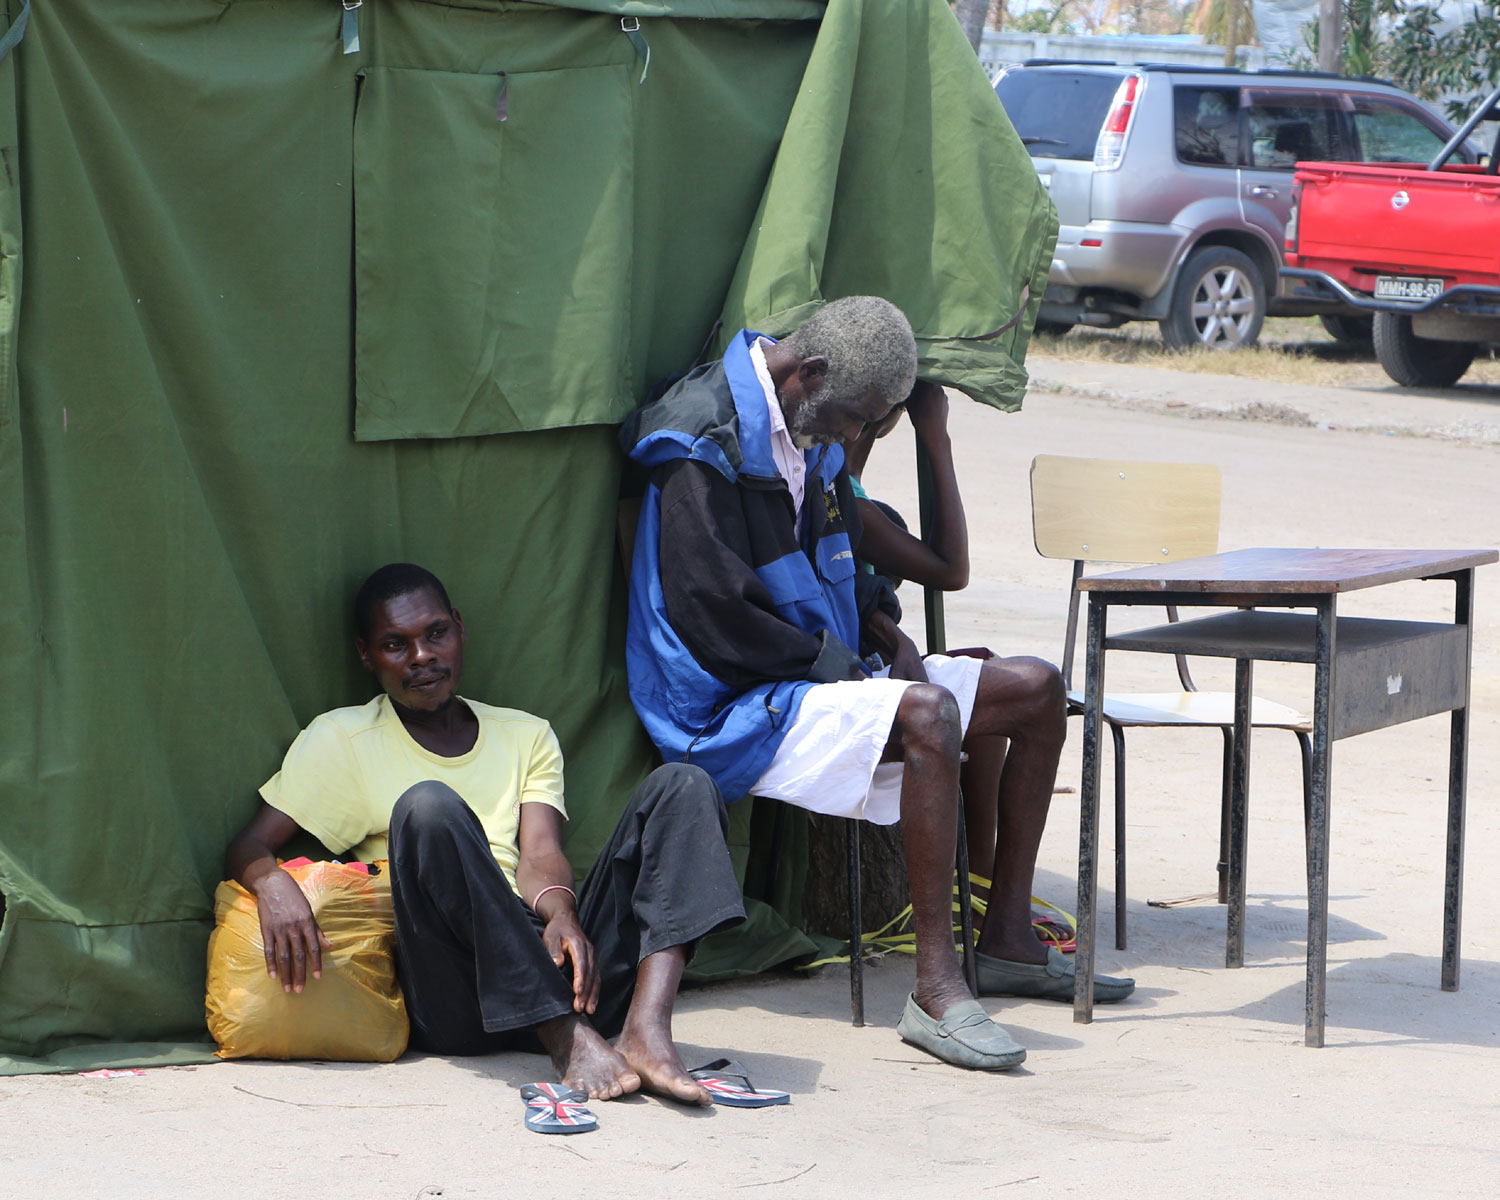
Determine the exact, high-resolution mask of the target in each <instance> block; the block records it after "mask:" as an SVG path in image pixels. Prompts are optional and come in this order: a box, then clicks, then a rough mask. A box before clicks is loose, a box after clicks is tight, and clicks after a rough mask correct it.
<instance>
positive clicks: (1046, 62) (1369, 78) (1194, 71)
mask: <svg viewBox="0 0 1500 1200" xmlns="http://www.w3.org/2000/svg"><path fill="white" fill-rule="evenodd" d="M1021 66H1023V67H1115V68H1116V69H1118V70H1122V71H1170V72H1171V73H1173V74H1174V75H1249V76H1255V77H1256V78H1266V77H1271V78H1278V79H1336V80H1340V81H1343V82H1346V83H1378V84H1380V85H1382V86H1383V87H1395V88H1399V87H1400V86H1401V85H1400V84H1397V83H1392V82H1391V81H1390V80H1389V79H1381V78H1379V77H1378V76H1376V75H1338V74H1335V73H1334V72H1332V71H1297V70H1294V69H1292V68H1291V67H1251V68H1248V69H1246V68H1244V67H1210V66H1206V65H1203V64H1201V63H1170V62H1138V63H1122V62H1115V61H1114V60H1113V59H1099V58H1028V59H1026V60H1025V61H1024V62H1022V63H1021Z"/></svg>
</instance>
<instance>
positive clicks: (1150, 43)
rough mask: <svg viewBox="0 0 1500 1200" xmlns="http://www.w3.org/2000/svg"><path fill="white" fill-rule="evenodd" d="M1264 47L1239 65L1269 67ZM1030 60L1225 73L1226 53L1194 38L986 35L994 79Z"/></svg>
mask: <svg viewBox="0 0 1500 1200" xmlns="http://www.w3.org/2000/svg"><path fill="white" fill-rule="evenodd" d="M1264 57H1265V56H1264V55H1263V54H1262V52H1261V50H1260V48H1259V47H1256V46H1241V47H1240V51H1239V65H1240V66H1242V67H1259V66H1262V65H1264V62H1263V60H1264ZM1028 58H1066V59H1079V60H1082V61H1086V62H1117V63H1142V62H1149V63H1181V64H1182V65H1184V66H1194V67H1199V66H1201V67H1222V66H1223V65H1224V49H1223V47H1221V46H1205V45H1204V44H1203V43H1202V42H1197V41H1194V40H1192V39H1190V38H1185V37H1183V38H1175V37H1168V38H1155V37H1106V36H1104V35H1103V34H1071V33H996V32H995V31H994V30H992V29H986V30H985V31H984V40H983V42H981V43H980V47H979V61H980V63H981V64H983V66H984V69H985V70H986V71H988V72H989V73H990V74H991V75H994V74H995V73H996V72H997V71H999V70H1000V68H1001V67H1003V66H1004V65H1005V64H1006V63H1015V62H1025V61H1026V60H1027V59H1028Z"/></svg>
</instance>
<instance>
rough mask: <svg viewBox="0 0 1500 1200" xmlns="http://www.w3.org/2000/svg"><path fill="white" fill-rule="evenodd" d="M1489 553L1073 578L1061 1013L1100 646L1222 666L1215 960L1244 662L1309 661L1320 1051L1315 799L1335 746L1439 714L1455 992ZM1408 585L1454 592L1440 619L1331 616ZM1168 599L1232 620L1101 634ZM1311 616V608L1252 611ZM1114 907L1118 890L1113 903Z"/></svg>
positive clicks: (1323, 886) (1316, 967)
mask: <svg viewBox="0 0 1500 1200" xmlns="http://www.w3.org/2000/svg"><path fill="white" fill-rule="evenodd" d="M1497 557H1500V555H1497V553H1496V552H1495V551H1494V550H1238V551H1235V552H1233V553H1230V554H1215V555H1211V556H1209V557H1207V558H1193V559H1184V560H1182V561H1180V562H1174V563H1165V564H1162V565H1161V566H1150V567H1139V568H1136V569H1134V570H1130V571H1119V572H1116V573H1114V574H1110V575H1096V576H1090V577H1085V578H1083V579H1080V580H1079V581H1078V587H1079V590H1080V591H1083V592H1086V593H1088V598H1089V620H1088V649H1087V655H1088V658H1087V678H1086V680H1085V684H1084V689H1085V690H1084V717H1083V791H1082V816H1081V819H1080V828H1079V840H1078V951H1077V971H1078V976H1077V985H1076V988H1075V991H1074V995H1073V1019H1074V1021H1077V1022H1088V1021H1091V1020H1093V1014H1094V995H1093V984H1094V926H1095V908H1096V900H1097V897H1098V879H1097V869H1098V855H1099V765H1100V764H1099V731H1100V698H1101V697H1102V696H1103V694H1104V653H1105V651H1106V650H1145V651H1154V652H1159V653H1165V654H1199V655H1207V656H1211V657H1219V658H1232V659H1234V660H1235V669H1234V690H1235V706H1234V758H1233V762H1232V781H1231V788H1230V835H1229V914H1228V922H1227V936H1226V948H1225V955H1224V958H1225V965H1226V966H1230V967H1238V966H1242V965H1243V964H1244V960H1245V926H1244V909H1245V831H1246V813H1247V808H1246V800H1247V796H1248V792H1249V782H1250V695H1251V676H1252V668H1253V664H1254V662H1255V660H1256V659H1264V660H1267V661H1279V662H1302V663H1311V664H1312V666H1313V670H1314V681H1313V763H1312V798H1311V804H1310V809H1309V816H1308V828H1307V875H1308V889H1307V890H1308V897H1307V1008H1306V1040H1307V1044H1308V1045H1309V1046H1321V1045H1322V1044H1323V1017H1324V998H1325V988H1326V970H1327V955H1328V797H1329V771H1330V767H1331V765H1332V754H1331V751H1332V746H1333V743H1334V742H1335V741H1336V740H1338V739H1339V738H1345V737H1352V736H1353V735H1354V734H1357V733H1366V732H1368V731H1370V730H1373V729H1384V728H1385V727H1387V726H1389V725H1397V724H1400V723H1401V722H1403V721H1413V720H1416V719H1417V718H1419V717H1428V716H1432V715H1433V714H1435V713H1441V712H1450V711H1451V712H1452V714H1453V718H1452V731H1451V737H1450V739H1449V753H1448V850H1447V875H1446V882H1445V891H1444V901H1443V961H1442V987H1443V990H1444V991H1450V992H1451V991H1456V990H1457V989H1458V974H1459V947H1458V939H1459V920H1460V910H1461V903H1462V892H1463V849H1464V792H1465V785H1466V783H1467V777H1466V770H1467V757H1468V736H1469V721H1468V713H1469V662H1470V657H1471V649H1472V644H1473V631H1472V628H1471V615H1472V612H1473V607H1472V606H1473V596H1474V568H1476V567H1478V566H1482V565H1483V564H1485V563H1492V562H1494V561H1496V559H1497ZM1407 579H1429V580H1431V579H1445V580H1451V581H1452V582H1453V584H1454V591H1455V599H1454V615H1453V620H1452V622H1446V621H1442V622H1436V623H1434V622H1425V621H1392V620H1372V619H1369V618H1360V617H1339V616H1338V615H1337V613H1336V611H1335V609H1336V605H1337V602H1338V596H1339V594H1340V593H1342V592H1351V591H1356V590H1359V589H1361V588H1369V587H1376V586H1378V585H1380V584H1385V583H1396V582H1399V581H1401V580H1407ZM1120 604H1153V605H1164V604H1175V605H1180V606H1182V607H1195V608H1201V607H1218V608H1226V609H1235V610H1240V611H1233V612H1225V613H1219V614H1216V615H1213V616H1207V617H1201V618H1198V619H1196V620H1190V621H1182V622H1178V623H1174V624H1166V625H1157V626H1154V627H1152V628H1150V629H1142V630H1136V631H1133V632H1130V633H1122V634H1117V635H1115V636H1113V637H1110V636H1109V635H1108V633H1107V631H1106V623H1107V617H1108V612H1109V609H1110V607H1111V606H1112V605H1120ZM1267 608H1271V609H1293V608H1301V609H1307V608H1310V609H1312V610H1313V611H1312V612H1311V613H1310V614H1309V613H1292V612H1264V611H1261V610H1263V609H1267ZM1115 902H1116V903H1117V904H1124V903H1125V897H1124V896H1117V897H1116V898H1115Z"/></svg>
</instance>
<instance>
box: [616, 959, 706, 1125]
mask: <svg viewBox="0 0 1500 1200" xmlns="http://www.w3.org/2000/svg"><path fill="white" fill-rule="evenodd" d="M685 966H687V947H686V946H669V947H667V949H665V950H658V951H657V952H656V953H655V954H648V955H647V956H646V957H645V958H643V959H642V960H641V965H640V967H639V968H638V969H637V970H636V974H635V996H634V997H633V998H632V999H631V1001H630V1012H629V1013H627V1014H626V1017H625V1028H624V1029H623V1030H621V1032H620V1036H619V1037H618V1038H616V1039H615V1049H616V1050H617V1051H619V1053H620V1055H621V1056H622V1057H623V1058H624V1060H625V1061H626V1062H627V1063H628V1064H630V1066H631V1067H632V1068H633V1069H634V1070H635V1073H636V1074H637V1075H638V1076H639V1077H640V1083H641V1086H642V1087H643V1088H644V1089H645V1090H646V1091H648V1092H655V1093H657V1094H658V1095H661V1096H667V1097H669V1098H671V1099H673V1100H681V1101H683V1102H684V1103H685V1104H711V1103H712V1102H713V1098H712V1097H711V1096H710V1095H709V1094H708V1093H707V1092H706V1091H704V1089H703V1087H702V1086H701V1085H700V1084H699V1083H698V1081H697V1080H695V1079H694V1078H693V1077H692V1076H691V1075H689V1074H688V1073H687V1068H686V1067H685V1066H683V1063H682V1057H681V1055H679V1054H678V1053H677V1045H676V1043H674V1042H673V1041H672V1005H673V1003H674V1002H675V1001H676V999H677V985H678V983H680V982H681V980H682V969H683V968H684V967H685Z"/></svg>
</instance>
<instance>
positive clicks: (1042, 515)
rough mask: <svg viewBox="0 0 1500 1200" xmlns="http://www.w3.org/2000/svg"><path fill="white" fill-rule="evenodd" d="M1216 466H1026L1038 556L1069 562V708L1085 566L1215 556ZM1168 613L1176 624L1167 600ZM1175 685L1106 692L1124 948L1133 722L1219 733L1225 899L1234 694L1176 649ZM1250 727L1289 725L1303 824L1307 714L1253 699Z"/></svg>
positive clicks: (1063, 461)
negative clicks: (1198, 677)
mask: <svg viewBox="0 0 1500 1200" xmlns="http://www.w3.org/2000/svg"><path fill="white" fill-rule="evenodd" d="M1221 490H1222V484H1221V480H1220V476H1219V469H1218V468H1217V467H1214V466H1211V465H1208V464H1205V463H1165V462H1130V461H1121V460H1114V459H1099V458H1063V457H1058V456H1055V455H1046V454H1043V455H1038V456H1037V457H1036V458H1034V459H1032V462H1031V517H1032V535H1033V538H1034V540H1035V542H1036V549H1037V553H1038V554H1040V555H1042V557H1044V558H1061V559H1072V560H1073V578H1072V581H1071V582H1070V583H1069V586H1068V622H1067V633H1066V634H1065V640H1064V644H1063V661H1062V673H1063V682H1064V684H1065V686H1066V687H1067V689H1068V712H1069V715H1075V714H1079V713H1082V712H1083V693H1082V692H1081V691H1075V690H1074V689H1073V651H1074V645H1075V642H1076V641H1077V635H1078V595H1079V593H1078V588H1077V582H1078V578H1079V576H1080V575H1082V574H1083V567H1084V564H1085V563H1096V562H1106V563H1125V564H1134V563H1148V562H1171V561H1173V560H1174V559H1180V558H1196V557H1198V556H1200V555H1205V554H1216V553H1218V549H1219V502H1220V494H1221ZM1166 609H1167V619H1168V620H1169V621H1176V620H1177V609H1176V608H1175V607H1174V606H1171V605H1168V606H1166ZM1176 659H1177V675H1178V680H1179V682H1180V683H1181V685H1182V686H1181V690H1180V691H1175V692H1149V693H1119V692H1106V693H1105V695H1104V698H1103V704H1102V716H1103V718H1104V721H1105V723H1106V724H1107V725H1108V726H1109V731H1110V734H1111V736H1112V737H1113V740H1114V748H1115V762H1114V783H1115V946H1116V948H1118V949H1120V950H1123V949H1125V935H1126V929H1125V913H1126V909H1125V730H1126V729H1127V728H1133V727H1157V728H1166V727H1174V728H1184V727H1202V728H1212V729H1218V730H1219V731H1220V733H1221V734H1222V735H1223V738H1224V766H1223V778H1222V783H1221V798H1220V810H1219V902H1220V903H1221V904H1222V903H1224V902H1225V900H1226V899H1227V892H1226V888H1227V872H1228V863H1227V860H1228V845H1229V784H1230V764H1231V761H1232V759H1233V756H1234V693H1233V692H1200V691H1199V690H1198V688H1197V686H1196V685H1195V684H1194V683H1193V679H1192V675H1191V674H1190V673H1189V671H1188V665H1187V660H1186V658H1184V657H1183V656H1182V655H1180V654H1179V655H1177V656H1176ZM1250 712H1251V723H1252V725H1253V726H1255V727H1256V728H1262V729H1288V730H1291V731H1292V732H1293V733H1295V734H1296V735H1297V741H1298V745H1299V746H1300V748H1301V752H1302V808H1303V818H1304V821H1305V820H1306V817H1307V812H1308V808H1309V805H1310V803H1311V792H1310V788H1311V770H1312V745H1311V742H1310V740H1309V737H1308V735H1309V733H1310V731H1311V729H1312V722H1311V720H1310V719H1309V718H1308V717H1307V716H1305V715H1304V714H1302V713H1300V712H1298V711H1296V710H1295V709H1292V708H1288V707H1286V706H1285V705H1282V704H1276V703H1274V702H1272V701H1270V700H1263V699H1261V698H1260V697H1258V696H1257V697H1254V698H1253V700H1252V703H1251V710H1250Z"/></svg>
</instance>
